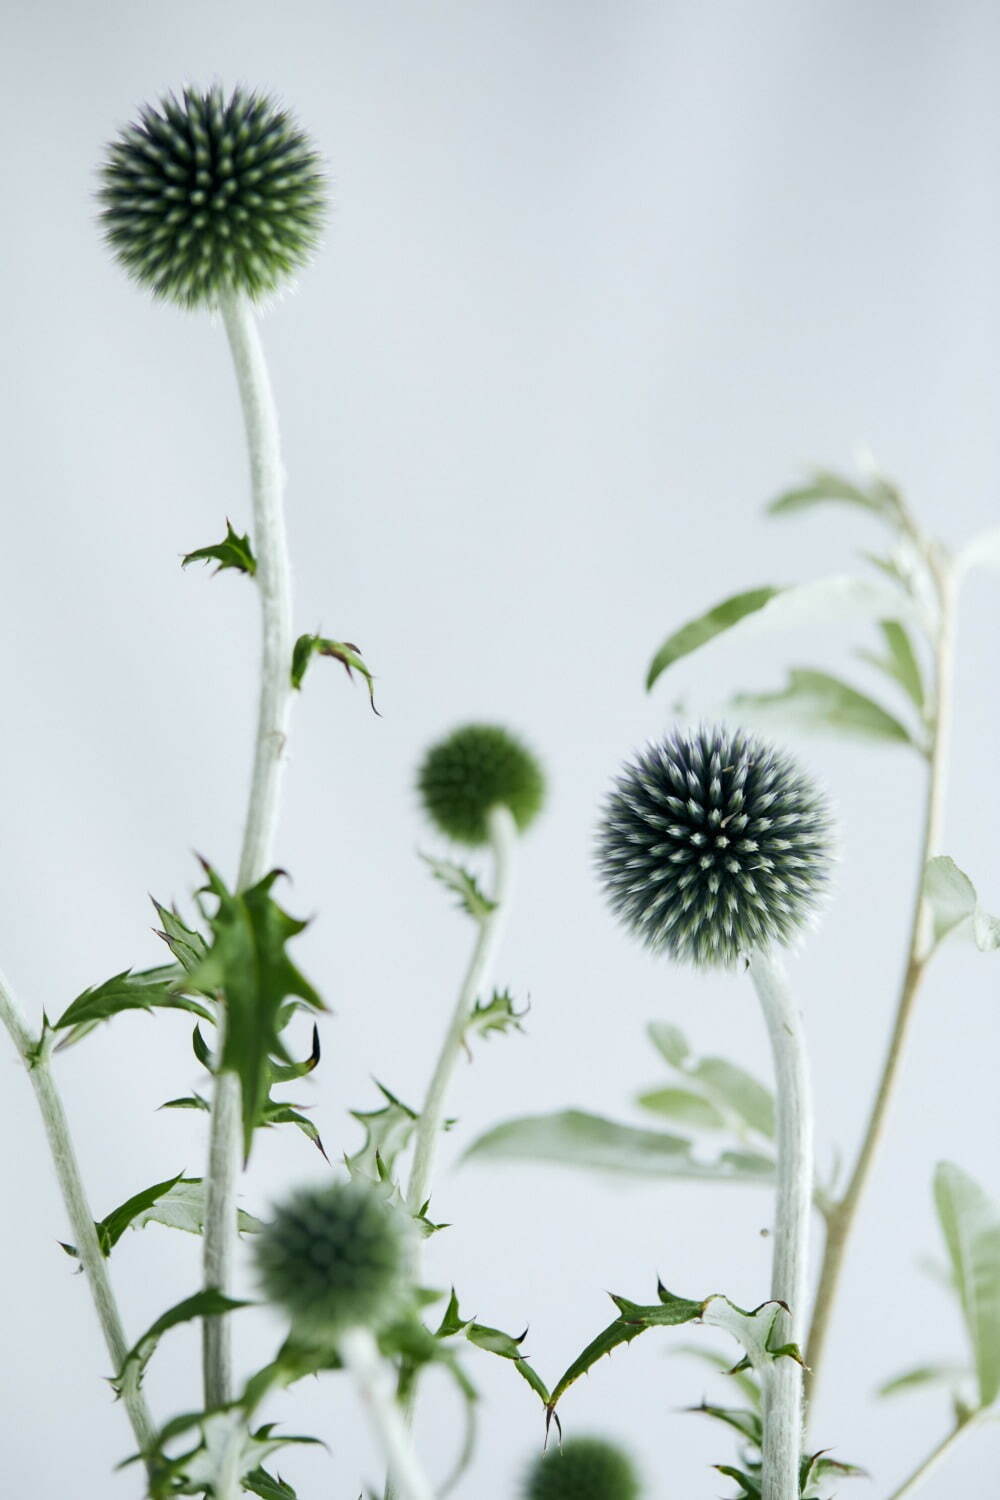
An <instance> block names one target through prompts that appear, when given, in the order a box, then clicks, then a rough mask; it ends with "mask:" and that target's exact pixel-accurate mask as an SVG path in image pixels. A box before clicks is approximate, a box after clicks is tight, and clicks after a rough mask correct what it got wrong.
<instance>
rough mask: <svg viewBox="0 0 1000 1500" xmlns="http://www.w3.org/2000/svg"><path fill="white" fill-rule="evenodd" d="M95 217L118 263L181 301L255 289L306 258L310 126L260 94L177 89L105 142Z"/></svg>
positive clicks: (319, 177) (320, 215) (312, 169)
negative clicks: (98, 217) (302, 125)
mask: <svg viewBox="0 0 1000 1500" xmlns="http://www.w3.org/2000/svg"><path fill="white" fill-rule="evenodd" d="M101 178H102V186H101V189H100V192H99V194H98V197H99V199H100V203H101V222H102V224H103V227H104V233H105V238H106V239H107V242H108V244H109V245H110V246H111V248H112V250H113V251H114V253H115V255H116V256H117V258H118V260H119V261H120V262H121V264H122V265H123V266H124V267H125V269H126V271H128V273H129V275H131V276H133V277H134V278H135V280H136V281H138V282H140V283H141V284H142V285H143V286H146V287H148V288H149V289H150V290H151V291H152V292H153V293H154V295H155V296H157V297H165V298H168V299H169V300H170V301H172V302H179V303H180V304H181V305H182V306H184V307H196V306H200V305H205V304H208V305H214V304H216V303H217V302H218V301H219V298H220V296H222V295H223V294H224V293H227V292H244V293H246V294H247V295H248V296H249V297H252V298H254V299H256V298H259V297H262V296H265V295H266V294H267V293H269V292H272V291H274V289H275V288H276V287H277V286H278V285H279V283H280V282H282V281H283V280H284V279H285V278H286V277H288V276H290V275H292V274H293V273H294V272H295V271H297V270H298V269H299V267H300V266H302V265H304V264H305V262H306V261H307V260H308V258H309V255H310V253H311V251H312V249H313V247H314V246H315V244H316V241H317V238H318V236H319V232H320V229H321V227H322V224H323V219H324V216H325V211H326V200H325V191H324V179H323V173H322V170H321V167H320V161H319V157H318V156H317V154H316V151H315V149H314V148H313V145H312V143H311V142H310V140H309V138H308V136H306V135H305V134H303V132H302V130H301V129H300V128H299V126H298V125H297V124H296V122H295V120H294V119H293V118H292V116H291V115H290V114H289V113H288V112H287V110H284V109H282V108H281V107H280V106H279V105H278V104H276V103H275V101H274V100H273V99H270V98H268V97H267V96H266V95H264V94H258V93H254V92H252V91H247V90H245V89H242V88H237V89H234V90H233V92H232V93H231V94H230V96H229V98H228V99H227V98H226V97H225V96H224V94H223V92H222V90H221V89H220V88H219V87H217V86H216V87H214V88H211V89H208V90H207V91H202V90H200V89H194V88H187V89H184V91H183V93H182V94H181V96H180V98H177V96H176V95H174V94H167V95H166V96H165V97H164V98H162V99H161V100H160V101H159V104H157V105H145V106H144V107H143V108H142V109H141V110H140V111H139V118H138V120H137V121H135V122H134V123H133V124H131V125H128V126H126V128H125V129H124V130H123V131H122V132H121V133H120V134H119V136H118V137H117V139H115V140H114V141H112V142H111V144H110V146H109V147H108V154H107V158H106V160H105V162H104V165H103V167H102V169H101Z"/></svg>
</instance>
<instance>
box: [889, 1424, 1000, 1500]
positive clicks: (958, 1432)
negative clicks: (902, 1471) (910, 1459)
mask: <svg viewBox="0 0 1000 1500" xmlns="http://www.w3.org/2000/svg"><path fill="white" fill-rule="evenodd" d="M982 1416H983V1413H982V1412H973V1414H972V1416H970V1417H966V1418H965V1420H964V1421H963V1422H957V1423H956V1424H955V1426H954V1427H953V1428H952V1429H951V1431H950V1432H949V1433H947V1434H946V1435H945V1436H944V1437H943V1438H942V1439H941V1441H940V1442H939V1443H938V1444H936V1446H935V1447H933V1448H932V1449H931V1451H930V1453H928V1455H927V1457H926V1458H925V1459H924V1460H923V1461H922V1463H919V1464H918V1465H917V1467H916V1468H915V1469H914V1471H913V1473H912V1474H910V1475H909V1477H908V1478H906V1479H904V1480H903V1482H902V1484H901V1485H899V1486H898V1487H897V1488H896V1489H894V1490H893V1492H892V1494H891V1495H890V1496H889V1500H903V1496H904V1495H912V1494H915V1492H916V1491H917V1490H918V1489H919V1488H920V1486H921V1485H922V1484H923V1482H924V1480H925V1479H929V1478H930V1476H931V1474H933V1472H934V1470H935V1469H936V1468H937V1466H938V1464H939V1463H940V1462H941V1460H942V1459H943V1458H946V1457H947V1455H948V1454H949V1453H950V1452H951V1450H952V1448H954V1446H955V1444H956V1443H957V1442H958V1440H959V1438H960V1437H961V1436H962V1434H963V1433H965V1432H968V1431H969V1429H970V1428H972V1427H975V1426H976V1424H977V1422H978V1421H979V1420H980V1419H981V1418H982Z"/></svg>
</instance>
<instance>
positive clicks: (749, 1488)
mask: <svg viewBox="0 0 1000 1500" xmlns="http://www.w3.org/2000/svg"><path fill="white" fill-rule="evenodd" d="M712 1467H713V1468H714V1469H715V1471H716V1473H717V1474H724V1475H725V1476H726V1478H727V1479H733V1480H735V1481H736V1483H737V1484H739V1485H741V1486H742V1489H743V1493H742V1494H741V1495H737V1496H736V1500H761V1492H760V1485H759V1484H757V1483H756V1482H755V1480H753V1479H752V1478H751V1477H750V1475H749V1474H747V1473H745V1472H744V1471H743V1470H742V1469H736V1468H734V1467H733V1465H732V1464H713V1465H712Z"/></svg>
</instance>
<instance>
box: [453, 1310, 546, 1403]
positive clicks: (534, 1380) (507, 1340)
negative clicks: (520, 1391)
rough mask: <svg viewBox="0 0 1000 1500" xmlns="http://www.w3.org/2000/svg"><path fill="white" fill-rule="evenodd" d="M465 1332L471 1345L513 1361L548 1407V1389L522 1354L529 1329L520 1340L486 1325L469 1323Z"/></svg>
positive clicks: (522, 1376)
mask: <svg viewBox="0 0 1000 1500" xmlns="http://www.w3.org/2000/svg"><path fill="white" fill-rule="evenodd" d="M464 1331H465V1337H466V1338H467V1339H468V1340H469V1343H470V1344H475V1346H476V1348H477V1349H485V1350H486V1352H487V1353H488V1354H497V1355H499V1356H500V1358H501V1359H509V1360H511V1361H512V1362H513V1364H514V1367H515V1369H516V1370H517V1372H518V1374H519V1375H520V1376H521V1379H522V1380H525V1381H527V1383H528V1385H530V1387H531V1389H532V1390H533V1391H534V1393H535V1395H536V1396H538V1397H539V1399H540V1400H541V1401H542V1402H543V1403H544V1404H545V1405H546V1406H547V1405H548V1403H549V1392H548V1387H547V1386H546V1384H545V1382H544V1380H542V1378H541V1376H540V1375H539V1374H538V1372H537V1370H535V1369H534V1367H533V1366H532V1365H530V1364H529V1363H528V1361H527V1360H526V1359H525V1357H524V1355H523V1353H522V1352H521V1345H522V1344H523V1343H524V1340H525V1339H526V1338H527V1336H528V1330H527V1329H525V1331H524V1333H522V1334H521V1335H520V1337H518V1338H515V1337H514V1336H513V1335H512V1334H509V1333H504V1332H503V1331H502V1330H501V1329H499V1328H489V1327H487V1325H486V1324H484V1323H468V1324H466V1325H465V1330H464Z"/></svg>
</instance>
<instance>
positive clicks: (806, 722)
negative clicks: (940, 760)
mask: <svg viewBox="0 0 1000 1500" xmlns="http://www.w3.org/2000/svg"><path fill="white" fill-rule="evenodd" d="M731 707H732V709H733V712H734V713H736V714H737V715H739V716H740V717H741V718H743V719H746V718H750V717H752V718H754V719H772V718H777V719H780V720H781V721H782V722H784V723H789V724H794V725H795V726H796V727H797V728H799V729H833V730H836V731H838V732H839V733H841V734H850V735H854V736H856V737H858V738H861V739H870V740H889V741H895V742H896V743H899V744H904V745H916V742H915V740H914V739H913V737H912V735H911V734H910V731H909V730H908V729H907V727H906V725H905V724H902V723H901V722H900V721H899V719H897V718H895V717H894V716H893V715H892V714H891V713H889V712H888V710H887V709H884V708H883V707H882V706H881V704H879V703H876V702H875V700H874V699H873V698H869V697H867V696H866V695H865V694H864V693H860V692H858V690H857V688H853V687H851V685H850V683H847V682H843V681H842V680H841V679H840V678H839V677H833V676H831V675H830V673H829V672H819V671H816V670H815V669H813V668H812V667H793V668H792V669H791V671H790V672H789V674H788V685H787V686H786V687H784V688H782V689H781V691H779V692H777V693H738V694H737V695H736V696H735V697H734V698H732V699H731ZM916 748H918V749H919V748H920V747H919V746H917V747H916Z"/></svg>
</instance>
